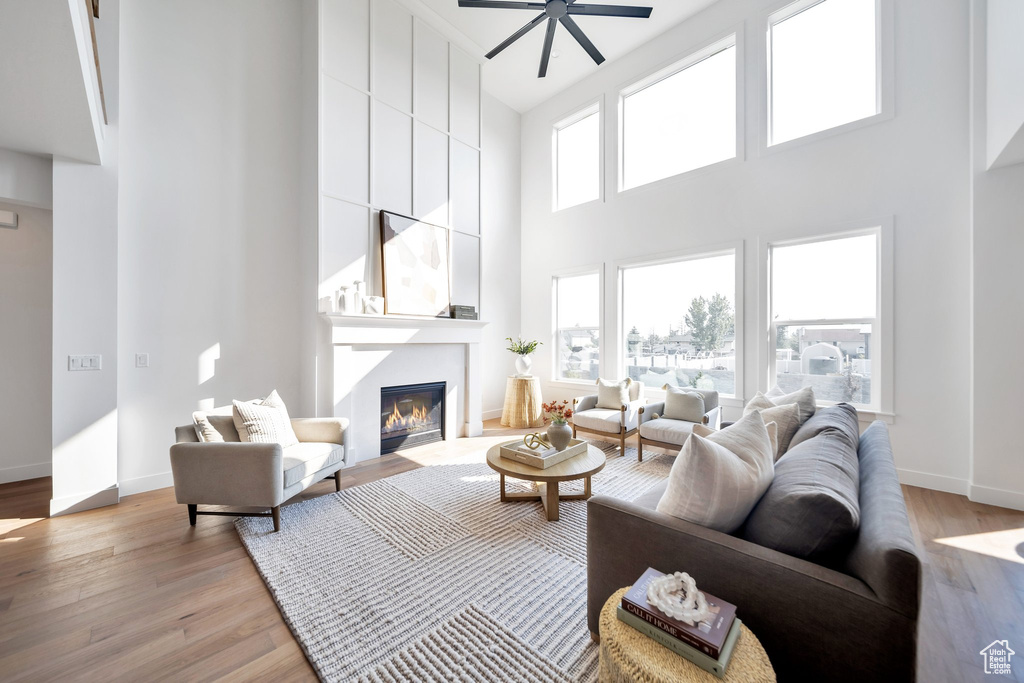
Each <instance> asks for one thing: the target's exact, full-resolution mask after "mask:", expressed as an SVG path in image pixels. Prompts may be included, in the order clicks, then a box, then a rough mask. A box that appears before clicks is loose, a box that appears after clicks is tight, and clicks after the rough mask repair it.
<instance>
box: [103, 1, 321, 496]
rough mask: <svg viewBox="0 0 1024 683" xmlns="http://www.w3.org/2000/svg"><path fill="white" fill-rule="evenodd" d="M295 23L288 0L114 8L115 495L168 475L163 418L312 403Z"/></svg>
mask: <svg viewBox="0 0 1024 683" xmlns="http://www.w3.org/2000/svg"><path fill="white" fill-rule="evenodd" d="M104 11H105V10H104ZM303 19H304V8H303V6H302V4H301V3H292V2H286V3H265V2H260V3H254V2H249V1H247V0H231V1H222V2H216V3H211V2H205V1H203V0H192V1H188V2H178V3H173V4H167V3H126V4H125V6H124V8H123V16H122V22H123V23H122V27H123V31H122V42H121V51H122V59H121V61H122V64H123V69H122V73H121V102H122V105H121V111H122V112H123V116H122V119H123V126H122V130H121V136H122V144H121V160H120V165H121V171H122V172H121V176H120V178H121V182H120V193H121V204H120V231H119V241H118V253H119V258H118V272H119V289H118V295H119V302H118V321H119V347H120V349H121V355H120V357H119V359H118V360H119V364H120V367H121V373H120V374H121V381H120V385H119V399H120V400H119V406H120V411H119V412H120V434H119V436H120V454H121V455H120V468H119V470H120V471H119V477H120V481H121V484H122V491H121V492H122V494H128V493H133V492H136V491H140V490H147V489H151V488H156V487H159V486H169V485H170V484H171V478H170V463H169V457H168V448H169V446H170V445H171V444H172V443H173V440H174V438H173V437H174V431H173V430H174V426H175V425H181V424H187V423H189V422H190V421H191V412H192V411H193V410H196V409H197V408H199V407H201V406H206V405H210V406H212V405H222V404H225V403H229V402H230V400H231V399H232V398H240V397H254V396H265V395H267V394H268V393H270V391H271V390H272V389H275V388H276V389H277V390H278V391H279V392H280V394H281V396H282V397H283V398H284V400H285V401H286V402H287V403H288V405H289V409H290V411H291V412H292V414H294V415H303V414H306V415H308V414H312V410H313V401H312V392H311V390H310V389H308V388H307V387H306V384H307V379H308V385H309V386H312V384H311V381H312V378H304V376H303V368H304V367H309V366H310V365H311V363H310V361H309V358H311V357H312V355H313V352H314V351H313V349H312V347H311V346H306V344H307V343H310V342H309V339H308V335H307V334H306V330H309V329H310V326H309V324H308V320H309V316H312V314H313V313H312V310H313V307H312V304H311V303H310V302H309V297H310V296H311V295H312V287H308V286H305V285H304V283H312V282H314V281H315V277H316V275H315V273H314V272H311V270H310V268H309V263H311V259H310V254H309V250H310V249H315V247H314V246H313V245H315V229H316V226H315V225H311V224H309V223H308V222H303V221H302V212H301V207H300V174H301V158H302V155H303V151H302V140H303V138H302V136H301V124H302V115H303V106H302V95H303V93H302V78H303V73H302V67H301V64H302V61H301V60H302V54H303V40H302V38H303ZM304 293H305V295H304ZM136 353H148V354H149V357H150V367H149V368H146V369H137V368H135V366H134V355H135V354H136Z"/></svg>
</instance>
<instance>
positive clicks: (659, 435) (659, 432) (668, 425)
mask: <svg viewBox="0 0 1024 683" xmlns="http://www.w3.org/2000/svg"><path fill="white" fill-rule="evenodd" d="M646 415H647V410H646V409H645V410H644V416H646ZM696 424H697V423H696V422H687V421H685V420H670V419H668V418H667V417H658V418H655V419H653V420H647V421H645V422H644V423H643V424H641V425H640V436H642V437H643V438H645V439H650V440H651V441H664V442H665V443H674V444H676V445H677V446H682V445H683V444H684V443H686V440H687V439H688V438H690V434H691V433H692V432H693V427H694V425H696Z"/></svg>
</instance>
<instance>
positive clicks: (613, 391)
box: [597, 377, 633, 410]
mask: <svg viewBox="0 0 1024 683" xmlns="http://www.w3.org/2000/svg"><path fill="white" fill-rule="evenodd" d="M632 383H633V380H632V379H631V378H629V377H627V378H626V379H624V380H622V381H621V382H616V381H614V380H610V379H598V380H597V407H598V408H607V409H608V410H621V409H622V406H624V405H627V404H628V403H629V385H630V384H632Z"/></svg>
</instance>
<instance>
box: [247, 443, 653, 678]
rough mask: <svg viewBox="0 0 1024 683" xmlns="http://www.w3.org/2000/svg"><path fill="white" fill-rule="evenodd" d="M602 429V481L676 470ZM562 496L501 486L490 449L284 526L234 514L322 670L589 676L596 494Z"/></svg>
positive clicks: (603, 484)
mask: <svg viewBox="0 0 1024 683" xmlns="http://www.w3.org/2000/svg"><path fill="white" fill-rule="evenodd" d="M599 445H600V446H602V447H603V448H606V450H605V453H606V454H607V455H608V462H607V464H606V466H605V468H604V470H602V471H601V472H599V473H598V474H597V475H595V476H594V478H593V490H594V493H595V494H600V495H610V496H614V497H617V498H624V499H633V498H636V497H637V496H639V495H640V494H642V493H643V492H644V491H646V490H647V489H648V488H650V487H651V486H653V485H654V484H656V483H658V482H660V481H662V480H663V479H664V478H665V477H666V476H668V472H669V469H670V468H671V464H672V458H671V457H670V456H666V455H654V454H653V453H652V454H649V456H648V457H647V458H645V461H644V462H643V463H638V462H637V461H636V451H635V450H633V449H627V451H626V453H625V455H624V456H623V455H619V453H618V449H616V448H614V447H613V446H611V445H610V444H599ZM518 483H519V482H515V481H513V480H508V484H509V489H510V490H514V489H515V485H516V484H518ZM529 486H531V485H530V484H528V483H527V482H521V487H520V488H521V489H522V490H527V488H528V487H529ZM575 487H579V488H581V487H582V484H581V483H580V482H573V483H570V484H568V485H566V484H563V485H562V489H563V490H566V491H569V492H572V491H573V490H574V488H575ZM559 512H560V519H559V521H557V522H548V521H546V519H545V516H544V513H543V509H542V507H541V504H540V502H539V501H538V502H536V503H534V502H518V503H501V502H499V500H498V475H497V473H495V472H494V471H493V470H491V469H490V468H488V467H487V465H486V464H484V463H483V462H480V463H471V464H453V465H437V466H432V467H423V468H421V469H418V470H414V471H411V472H406V473H404V474H400V475H397V476H393V477H389V478H387V479H382V480H380V481H376V482H373V483H370V484H366V485H363V486H359V487H356V488H351V489H346V490H344V491H341V492H340V493H335V494H333V495H327V496H323V497H320V498H316V499H312V500H308V501H305V502H302V503H298V504H296V505H290V506H287V507H284V508H282V522H283V528H282V530H281V531H280V532H279V533H276V534H275V533H272V529H273V527H272V525H271V524H270V520H267V519H263V518H241V519H239V520H238V521H237V522H236V528H237V529H238V535H239V536H240V537H241V539H242V543H244V544H245V547H246V549H247V550H248V551H249V555H250V556H251V557H252V559H253V562H254V563H255V564H256V568H257V569H258V571H259V572H260V574H261V575H262V576H263V579H264V581H265V582H266V584H267V587H268V588H269V589H270V592H271V593H272V594H273V596H274V599H275V600H276V601H277V604H278V606H279V607H280V609H281V613H282V614H283V615H284V618H285V620H286V621H287V622H288V625H289V626H290V627H291V630H292V632H293V633H294V634H295V637H296V639H297V640H298V641H299V643H300V644H301V646H302V648H303V650H304V651H305V653H306V657H307V658H308V659H309V661H310V663H311V664H312V666H313V668H314V669H315V670H316V672H317V674H318V675H319V676H320V678H321V679H322V680H324V681H352V680H361V681H452V680H488V681H506V680H528V681H537V682H547V681H550V682H556V681H557V682H562V681H588V682H589V681H594V680H596V679H597V646H596V645H594V644H593V643H592V641H591V640H590V634H589V630H588V628H587V596H586V588H587V580H586V561H587V551H586V530H587V517H586V502H585V501H564V502H562V503H561V505H560V510H559Z"/></svg>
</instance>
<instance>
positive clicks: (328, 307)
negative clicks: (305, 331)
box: [320, 296, 337, 313]
mask: <svg viewBox="0 0 1024 683" xmlns="http://www.w3.org/2000/svg"><path fill="white" fill-rule="evenodd" d="M336 299H337V297H334V296H323V297H320V312H321V313H335V312H336V311H337V301H336Z"/></svg>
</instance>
